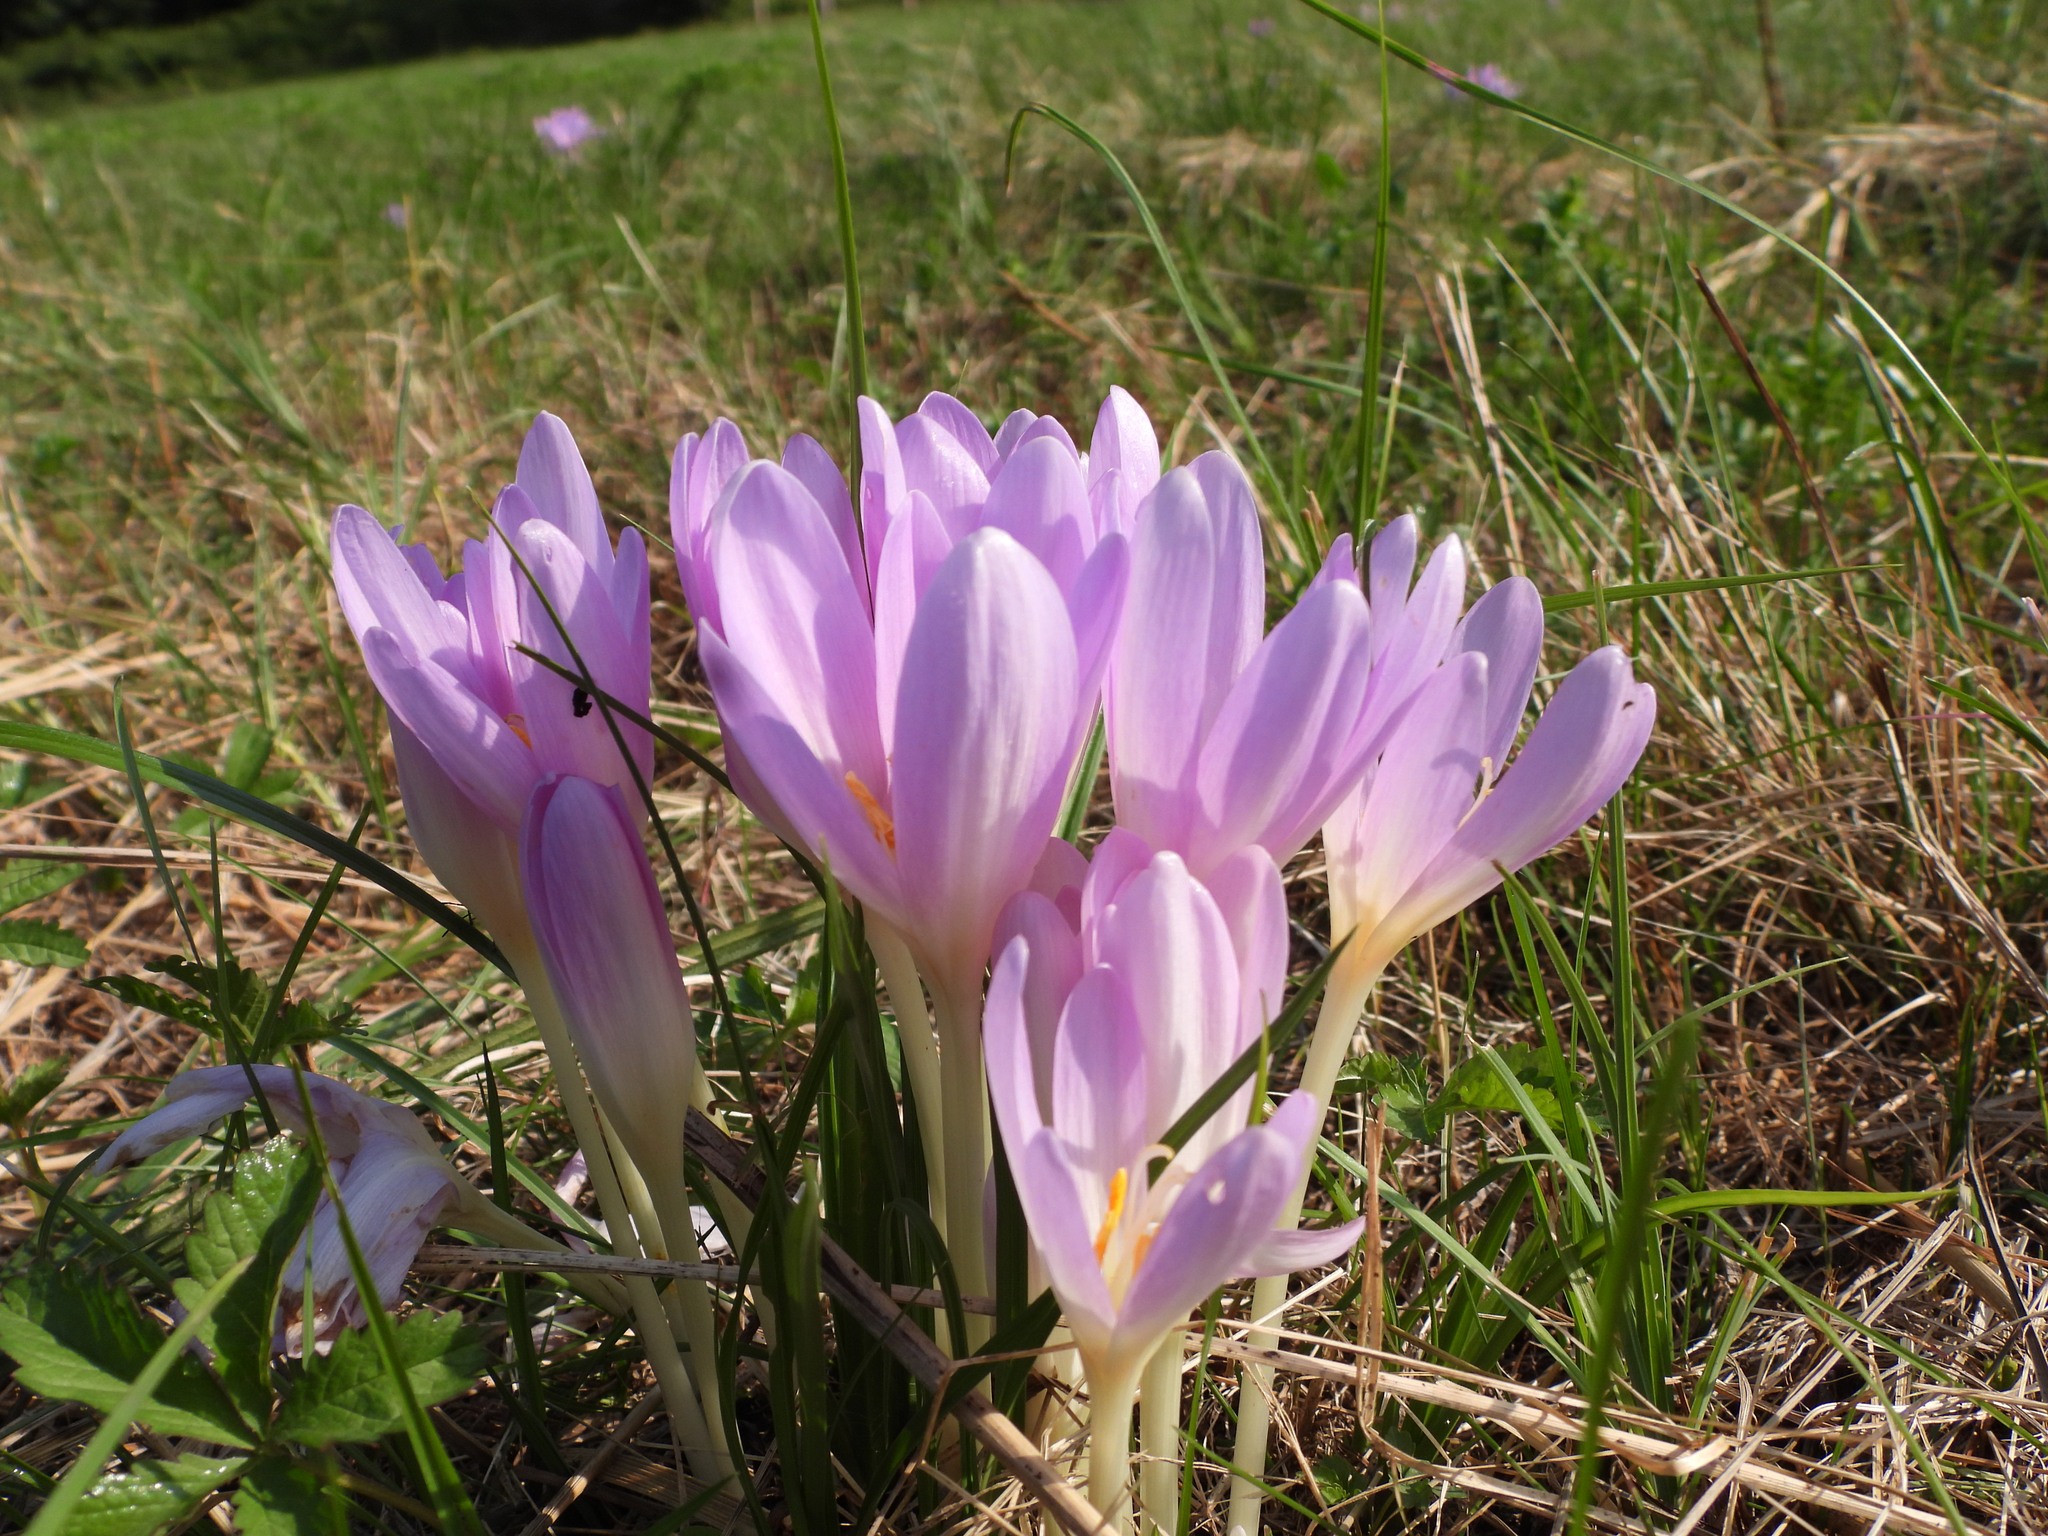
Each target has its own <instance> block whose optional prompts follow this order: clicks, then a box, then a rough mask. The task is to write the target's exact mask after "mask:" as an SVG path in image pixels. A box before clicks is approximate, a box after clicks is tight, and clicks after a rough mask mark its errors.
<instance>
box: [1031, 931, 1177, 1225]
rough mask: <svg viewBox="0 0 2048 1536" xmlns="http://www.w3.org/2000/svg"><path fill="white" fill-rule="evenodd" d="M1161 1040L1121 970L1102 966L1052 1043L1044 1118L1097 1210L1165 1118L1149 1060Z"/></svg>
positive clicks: (1083, 983) (1074, 1000)
mask: <svg viewBox="0 0 2048 1536" xmlns="http://www.w3.org/2000/svg"><path fill="white" fill-rule="evenodd" d="M1161 1043H1162V1042H1161V1037H1160V1035H1159V1033H1158V1032H1157V1030H1156V1028H1154V1027H1152V1026H1150V1025H1149V1024H1148V1021H1146V1020H1142V1019H1140V1018H1139V1016H1138V1014H1137V1011H1136V1007H1135V1005H1134V999H1133V998H1132V996H1131V993H1130V990H1129V989H1128V988H1127V987H1126V986H1125V984H1124V978H1123V977H1122V976H1120V975H1119V974H1118V973H1117V972H1116V971H1113V970H1111V969H1110V968H1109V967H1108V966H1102V965H1099V966H1097V967H1095V968H1094V969H1093V970H1091V971H1089V972H1088V973H1087V974H1086V975H1084V976H1083V977H1082V978H1081V979H1080V981H1079V982H1077V983H1076V984H1075V986H1074V989H1073V993H1072V995H1071V996H1069V997H1068V998H1067V1006H1066V1008H1065V1010H1064V1011H1063V1012H1062V1013H1061V1015H1060V1023H1059V1030H1058V1033H1057V1034H1056V1036H1055V1037H1054V1041H1053V1055H1052V1080H1051V1084H1050V1087H1051V1094H1050V1099H1051V1103H1052V1113H1051V1115H1050V1116H1048V1118H1047V1122H1046V1123H1047V1124H1048V1125H1049V1126H1050V1127H1051V1128H1052V1131H1053V1134H1054V1135H1056V1136H1058V1137H1059V1139H1060V1145H1061V1147H1062V1149H1063V1150H1064V1151H1065V1153H1066V1157H1067V1161H1068V1163H1069V1164H1070V1165H1071V1166H1072V1167H1073V1169H1074V1173H1075V1175H1076V1177H1077V1178H1078V1179H1079V1180H1080V1181H1081V1183H1082V1185H1083V1188H1084V1190H1085V1192H1086V1193H1087V1194H1088V1195H1089V1204H1090V1207H1091V1209H1092V1210H1094V1211H1097V1212H1101V1211H1106V1210H1107V1209H1108V1200H1109V1193H1108V1192H1109V1187H1110V1181H1111V1180H1112V1179H1114V1178H1115V1177H1116V1175H1117V1173H1118V1172H1120V1171H1121V1172H1124V1173H1126V1174H1127V1175H1128V1173H1129V1172H1130V1171H1131V1170H1132V1168H1133V1167H1134V1166H1135V1165H1136V1164H1137V1163H1138V1161H1139V1160H1140V1159H1141V1158H1143V1157H1144V1155H1145V1149H1146V1147H1147V1146H1149V1145H1150V1144H1151V1140H1152V1138H1151V1135H1150V1134H1149V1133H1150V1132H1151V1130H1152V1129H1153V1127H1154V1126H1155V1125H1158V1124H1161V1123H1163V1122H1160V1121H1158V1120H1156V1119H1155V1118H1154V1117H1153V1116H1152V1114H1151V1113H1150V1111H1149V1107H1148V1101H1149V1099H1150V1091H1149V1082H1150V1079H1151V1076H1152V1070H1151V1069H1152V1062H1151V1060H1150V1058H1151V1057H1152V1055H1153V1054H1154V1053H1156V1052H1157V1050H1158V1049H1159V1047H1160V1045H1161Z"/></svg>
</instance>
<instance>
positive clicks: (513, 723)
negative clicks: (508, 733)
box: [505, 715, 533, 747]
mask: <svg viewBox="0 0 2048 1536" xmlns="http://www.w3.org/2000/svg"><path fill="white" fill-rule="evenodd" d="M505 723H506V724H507V725H509V726H510V727H511V728H512V734H513V735H514V736H517V737H518V738H519V739H520V740H521V741H523V742H525V743H526V744H527V746H529V747H531V746H532V745H533V738H532V737H531V736H529V735H527V734H526V716H524V715H507V716H506V717H505Z"/></svg>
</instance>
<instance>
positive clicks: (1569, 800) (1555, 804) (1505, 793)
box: [1387, 645, 1657, 934]
mask: <svg viewBox="0 0 2048 1536" xmlns="http://www.w3.org/2000/svg"><path fill="white" fill-rule="evenodd" d="M1656 716H1657V696H1656V693H1655V692H1654V691H1653V690H1652V689H1651V688H1650V686H1649V684H1647V683H1638V682H1636V681H1635V675H1634V671H1633V669H1632V668H1631V666H1630V665H1629V659H1628V657H1627V655H1626V654H1624V653H1623V652H1622V650H1621V649H1620V647H1618V646H1611V645H1610V646H1604V647H1602V648H1601V649H1600V650H1597V651H1595V652H1594V653H1593V654H1592V655H1590V656H1588V657H1587V658H1586V659H1585V660H1584V661H1582V662H1580V663H1579V664H1578V665H1577V666H1576V667H1574V668H1573V669H1572V670H1571V672H1570V674H1569V675H1568V676H1567V677H1566V678H1565V680H1564V681H1563V682H1562V683H1560V684H1559V685H1558V688H1557V692H1556V693H1555V694H1554V695H1553V696H1552V697H1551V700H1550V703H1549V706H1548V707H1547V708H1545V709H1544V711H1543V714H1542V716H1541V718H1539V719H1538V720H1537V722H1536V726H1535V728H1534V729H1533V730H1531V731H1530V733H1529V739H1528V740H1527V741H1525V742H1524V743H1523V744H1522V750H1521V751H1520V752H1519V753H1517V754H1516V755H1515V760H1514V761H1513V762H1512V763H1511V764H1509V766H1508V771H1507V772H1506V773H1505V774H1503V775H1502V776H1501V778H1500V781H1499V782H1498V783H1497V784H1495V785H1494V787H1493V791H1492V793H1490V794H1489V795H1487V797H1486V798H1485V799H1484V800H1483V801H1481V802H1480V804H1479V807H1478V809H1476V810H1475V811H1473V812H1472V814H1471V816H1469V817H1468V818H1467V819H1466V820H1465V822H1464V824H1463V825H1462V826H1460V827H1459V828H1458V830H1457V831H1456V832H1455V833H1454V834H1453V835H1452V836H1451V839H1450V841H1449V842H1448V843H1447V844H1446V845H1445V846H1444V849H1443V851H1442V852H1441V853H1439V854H1438V855H1437V856H1436V858H1435V859H1434V860H1433V861H1432V862H1431V863H1430V865H1429V867H1428V868H1427V869H1425V870H1423V871H1422V873H1421V875H1420V877H1419V878H1418V879H1417V880H1416V881H1415V883H1414V885H1413V886H1412V887H1411V889H1410V890H1409V893H1408V894H1407V896H1405V897H1404V898H1403V900H1402V902H1401V904H1400V906H1399V907H1398V908H1397V909H1396V910H1395V911H1394V912H1393V913H1392V914H1390V915H1389V917H1388V918H1387V923H1388V925H1389V926H1390V927H1391V928H1394V929H1396V930H1397V931H1398V932H1401V933H1405V934H1415V933H1421V932H1424V931H1425V930H1427V929H1429V928H1432V927H1434V926H1435V925H1436V924H1437V923H1439V922H1442V921H1443V919H1444V918H1446V917H1448V916H1450V915H1451V914H1452V913H1454V912H1458V911H1461V910H1463V909H1464V908H1465V907H1468V906H1470V905H1471V904H1472V903H1473V902H1475V901H1477V900H1478V899H1479V898H1480V897H1481V896H1484V895H1485V894H1486V893H1487V892H1488V891H1490V890H1492V889H1493V888H1494V887H1495V886H1496V885H1498V884H1500V879H1501V876H1500V870H1501V869H1506V870H1508V871H1509V872H1510V873H1512V872H1513V871H1515V870H1518V869H1520V868H1521V867H1522V866H1523V865H1525V864H1527V863H1528V862H1529V861H1530V860H1532V859H1535V858H1539V857H1541V856H1542V855H1543V854H1545V853H1548V852H1549V851H1550V850H1551V849H1552V848H1555V847H1556V846H1557V845H1558V844H1559V843H1561V842H1563V841H1564V839H1566V838H1567V837H1569V836H1571V835H1572V833H1574V832H1576V831H1577V830H1578V829H1579V828H1580V827H1582V826H1584V825H1585V824H1586V822H1587V821H1588V820H1589V819H1590V818H1591V817H1592V816H1593V814H1594V813H1595V812H1596V811H1598V810H1599V809H1600V807H1601V806H1603V805H1605V804H1606V803H1607V802H1608V801H1609V800H1610V799H1612V798H1613V796H1614V793H1615V791H1616V790H1618V789H1619V788H1620V787H1621V784H1622V781H1623V780H1624V779H1626V778H1627V777H1628V776H1629V774H1630V773H1631V772H1633V771H1634V769H1635V765H1636V763H1637V761H1638V760H1639V759H1640V758H1641V757H1642V755H1643V748H1644V747H1645V746H1646V745H1647V744H1648V743H1649V739H1650V729H1651V727H1652V726H1653V725H1654V724H1655V723H1656Z"/></svg>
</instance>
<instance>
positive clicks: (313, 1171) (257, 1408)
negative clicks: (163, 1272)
mask: <svg viewBox="0 0 2048 1536" xmlns="http://www.w3.org/2000/svg"><path fill="white" fill-rule="evenodd" d="M319 1197H320V1170H319V1169H318V1168H317V1167H316V1166H314V1162H313V1152H312V1149H311V1148H310V1147H308V1146H307V1145H306V1144H305V1143H304V1142H301V1141H298V1140H297V1139H287V1138H284V1137H278V1138H276V1139H274V1140H272V1141H268V1142H266V1143H264V1145H263V1146H262V1147H260V1148H258V1149H257V1150H256V1151H254V1152H250V1153H247V1154H246V1155H244V1156H243V1157H242V1158H241V1159H240V1160H238V1161H237V1162H236V1164H235V1174H234V1182H233V1183H232V1184H230V1185H229V1187H228V1188H226V1189H223V1190H218V1191H216V1192H215V1193H214V1194H212V1195H211V1196H209V1197H208V1198H207V1201H206V1208H205V1209H204V1210H203V1211H202V1212H201V1213H200V1216H199V1225H198V1226H197V1227H195V1228H194V1229H193V1231H192V1235H191V1236H190V1237H188V1238H186V1239H185V1267H186V1269H187V1270H188V1271H189V1272H190V1274H191V1278H190V1279H189V1280H181V1281H179V1282H178V1283H177V1285H176V1286H175V1287H174V1289H175V1291H176V1293H177V1296H178V1299H179V1300H180V1301H181V1302H183V1303H185V1305H187V1306H190V1305H191V1304H192V1299H193V1296H194V1295H196V1294H198V1293H199V1292H201V1291H204V1290H207V1289H210V1288H211V1287H213V1286H214V1285H215V1284H217V1283H218V1282H219V1280H220V1278H221V1277H222V1276H223V1275H225V1274H226V1273H227V1272H228V1271H229V1270H230V1269H232V1268H233V1267H234V1266H235V1265H237V1264H239V1263H240V1262H241V1261H243V1260H244V1259H252V1260H254V1262H253V1263H251V1264H250V1265H249V1267H248V1268H247V1269H246V1270H245V1271H243V1273H242V1277H241V1279H240V1280H238V1281H237V1282H236V1283H235V1284H234V1286H233V1287H232V1288H231V1289H230V1290H229V1291H228V1294H227V1295H226V1296H225V1297H223V1298H222V1300H221V1303H220V1306H219V1307H218V1308H217V1309H216V1310H215V1311H214V1314H213V1316H212V1317H211V1318H210V1319H209V1320H208V1323H207V1326H206V1327H205V1328H204V1329H202V1330H201V1331H200V1334H199V1339H200V1342H201V1343H203V1344H204V1345H206V1347H207V1348H208V1349H210V1350H212V1351H213V1353H214V1368H215V1370H216V1371H218V1372H219V1374H220V1379H221V1382H222V1384H223V1385H224V1386H225V1387H226V1388H227V1391H228V1395H229V1396H230V1397H232V1398H233V1399H234V1401H235V1406H236V1407H237V1408H239V1409H240V1410H241V1411H242V1415H243V1417H245V1418H246V1419H248V1420H249V1422H250V1423H252V1424H261V1423H264V1422H265V1421H267V1420H268V1419H269V1417H270V1404H271V1397H272V1393H271V1385H270V1356H271V1353H272V1349H271V1340H272V1338H273V1337H274V1334H275V1329H276V1323H277V1293H278V1285H279V1282H280V1281H281V1279H282V1278H283V1275H284V1267H285V1264H286V1262H287V1261H288V1260H289V1259H290V1258H291V1256H292V1253H293V1251H294V1250H295V1249H296V1248H297V1246H298V1242H299V1237H300V1234H301V1233H303V1232H304V1231H305V1230H306V1223H307V1222H308V1221H309V1220H311V1218H312V1215H313V1206H314V1203H315V1202H316V1201H317V1200H318V1199H319Z"/></svg>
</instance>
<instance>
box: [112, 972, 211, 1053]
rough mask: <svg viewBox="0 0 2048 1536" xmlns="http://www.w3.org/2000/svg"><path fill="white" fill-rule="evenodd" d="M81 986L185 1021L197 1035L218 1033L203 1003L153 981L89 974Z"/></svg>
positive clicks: (132, 1005) (133, 1005) (135, 977)
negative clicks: (196, 1031) (83, 985)
mask: <svg viewBox="0 0 2048 1536" xmlns="http://www.w3.org/2000/svg"><path fill="white" fill-rule="evenodd" d="M85 985H87V986H88V987H91V988H92V989H93V990H94V991H95V992H104V993H106V994H107V996H109V997H118V998H119V999H120V1000H121V1001H122V1002H124V1003H127V1004H128V1005H129V1006H130V1007H133V1008H147V1009H148V1010H149V1011H150V1012H151V1013H157V1014H162V1015H163V1016H164V1017H165V1018H167V1019H176V1020H177V1021H178V1022H179V1023H180V1024H189V1025H191V1026H192V1028H194V1029H196V1030H198V1031H199V1032H200V1033H201V1034H204V1035H210V1036H213V1037H215V1038H218V1037H219V1035H220V1026H219V1025H218V1024H216V1023H215V1022H214V1018H213V1010H212V1009H211V1008H209V1007H207V1006H206V1004H205V1003H203V1002H201V1001H200V1000H199V999H198V998H196V997H185V996H182V995H181V994H179V993H176V992H173V991H172V990H171V989H170V988H169V987H163V986H158V985H157V984H156V983H155V982H153V981H144V980H143V979H142V978H141V977H140V976H93V977H88V978H87V980H86V982H85Z"/></svg>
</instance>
